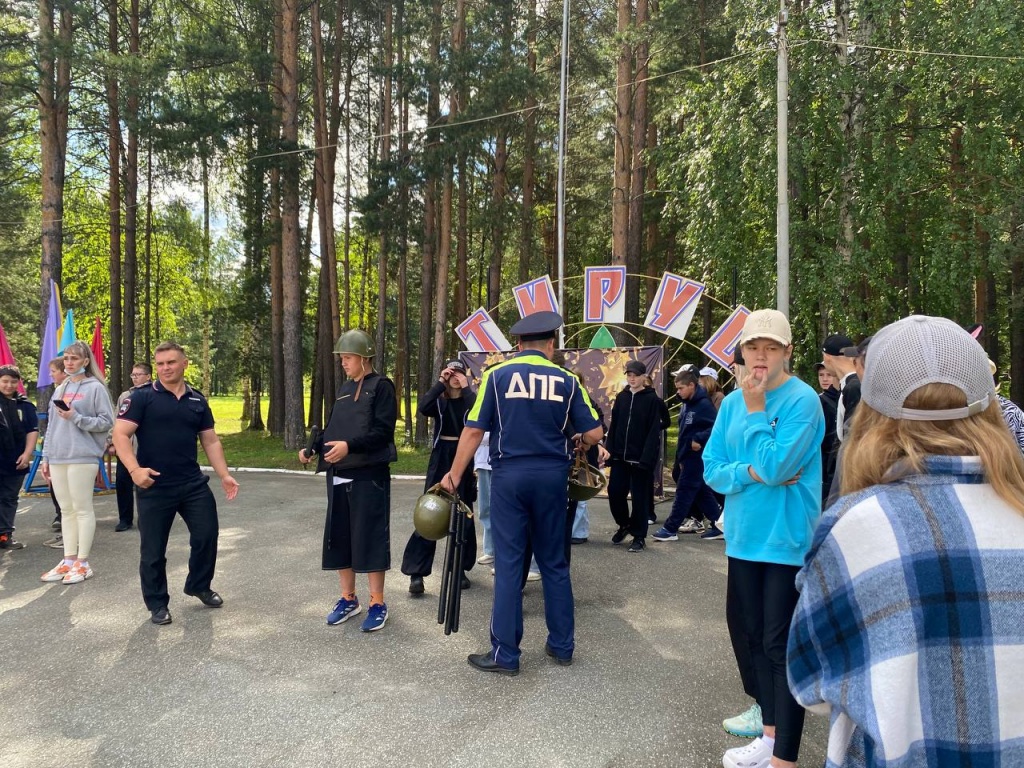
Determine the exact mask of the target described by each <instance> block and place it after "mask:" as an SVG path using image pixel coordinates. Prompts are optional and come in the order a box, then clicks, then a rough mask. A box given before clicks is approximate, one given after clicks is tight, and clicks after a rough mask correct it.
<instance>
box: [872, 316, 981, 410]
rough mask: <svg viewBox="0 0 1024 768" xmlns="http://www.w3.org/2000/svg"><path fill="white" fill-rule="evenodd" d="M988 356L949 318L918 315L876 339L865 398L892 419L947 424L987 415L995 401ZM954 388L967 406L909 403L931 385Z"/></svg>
mask: <svg viewBox="0 0 1024 768" xmlns="http://www.w3.org/2000/svg"><path fill="white" fill-rule="evenodd" d="M988 370H989V369H988V355H987V354H985V350H984V349H982V348H981V345H980V344H979V343H978V342H977V341H975V340H974V339H972V338H971V336H970V334H968V333H967V331H965V330H964V329H963V328H961V327H960V326H959V325H957V324H956V323H954V322H953V321H952V320H947V319H946V318H944V317H928V316H927V315H913V316H911V317H907V318H904V319H903V320H899V321H897V322H895V323H892V324H891V325H887V326H885V328H883V329H882V330H880V331H879V332H878V333H876V334H875V335H874V336H873V337H872V338H871V345H870V346H869V347H868V351H867V359H866V360H865V363H864V381H863V382H861V388H860V396H861V399H863V400H864V402H866V403H867V404H868V405H869V406H871V407H872V408H874V409H875V410H876V411H878V412H879V413H880V414H882V415H883V416H888V417H889V418H890V419H906V420H909V421H946V420H951V419H966V418H968V417H969V416H974V415H975V414H978V413H981V412H982V411H984V410H985V409H986V408H988V406H989V403H991V402H992V401H993V400H995V396H996V393H995V388H994V386H993V383H992V375H991V374H990V373H989V372H988ZM936 383H944V384H952V385H953V386H954V387H956V388H957V389H959V390H961V391H962V392H963V393H964V395H965V396H966V397H967V407H965V408H948V409H945V410H940V411H926V410H920V409H914V408H904V407H903V403H904V402H905V401H906V399H907V397H908V396H909V395H910V393H911V392H913V391H914V390H916V389H919V388H921V387H923V386H924V385H925V384H936Z"/></svg>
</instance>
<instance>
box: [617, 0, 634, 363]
mask: <svg viewBox="0 0 1024 768" xmlns="http://www.w3.org/2000/svg"><path fill="white" fill-rule="evenodd" d="M616 4H617V8H618V14H617V18H618V24H617V26H616V31H617V32H618V34H619V36H620V37H621V39H622V42H621V43H620V45H619V53H618V59H617V65H616V73H615V132H614V136H615V159H614V168H613V172H612V264H616V265H625V266H626V271H627V272H632V270H630V269H629V254H628V251H629V223H630V222H629V190H630V185H631V178H630V170H631V169H630V160H631V159H632V156H633V151H632V146H633V143H632V137H631V135H630V131H631V129H632V96H633V93H632V88H633V50H632V47H631V46H630V45H629V43H628V42H627V41H626V35H627V33H628V32H629V30H630V27H631V26H632V24H631V22H632V16H633V9H632V2H631V0H617V3H616ZM634 291H636V278H627V280H626V320H627V322H636V317H635V315H634V314H631V313H630V303H631V296H632V295H634ZM637 295H638V294H637ZM634 304H635V303H634ZM624 338H625V337H623V338H619V339H618V341H619V343H620V344H621V343H624Z"/></svg>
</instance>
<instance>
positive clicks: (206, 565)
mask: <svg viewBox="0 0 1024 768" xmlns="http://www.w3.org/2000/svg"><path fill="white" fill-rule="evenodd" d="M175 515H181V519H182V520H184V521H185V525H186V527H187V528H188V533H189V546H190V547H191V552H190V554H189V558H188V577H187V578H186V579H185V592H186V593H190V594H195V593H197V592H203V591H205V590H207V589H209V588H210V584H211V582H212V581H213V572H214V569H215V568H216V566H217V536H218V533H219V526H218V523H217V502H216V500H215V499H214V498H213V492H212V491H211V490H210V482H209V478H208V477H206V476H205V475H203V476H202V477H201V478H197V479H195V480H190V481H189V482H186V483H180V484H177V485H161V484H160V478H157V482H156V484H154V485H152V486H150V487H149V488H140V489H139V548H140V550H141V558H140V560H139V577H140V578H141V579H142V599H143V600H145V601H146V607H147V608H148V609H149V610H150V611H155V610H158V609H160V608H163V607H164V606H166V605H167V602H168V600H170V596H169V595H168V594H167V539H168V537H169V536H170V534H171V526H172V525H173V524H174V516H175Z"/></svg>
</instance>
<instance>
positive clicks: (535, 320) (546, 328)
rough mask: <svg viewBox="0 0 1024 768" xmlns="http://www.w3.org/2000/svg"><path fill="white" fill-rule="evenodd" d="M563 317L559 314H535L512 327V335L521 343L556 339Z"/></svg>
mask: <svg viewBox="0 0 1024 768" xmlns="http://www.w3.org/2000/svg"><path fill="white" fill-rule="evenodd" d="M563 324H564V323H563V322H562V316H561V315H560V314H558V313H557V312H534V313H533V314H532V315H527V316H526V317H524V318H523V319H522V320H520V321H519V322H518V323H516V324H515V325H513V326H512V330H511V331H510V333H511V334H512V335H513V336H518V337H519V340H520V341H540V340H541V339H551V338H554V336H555V332H556V331H557V330H558V329H559V328H561V327H562V325H563Z"/></svg>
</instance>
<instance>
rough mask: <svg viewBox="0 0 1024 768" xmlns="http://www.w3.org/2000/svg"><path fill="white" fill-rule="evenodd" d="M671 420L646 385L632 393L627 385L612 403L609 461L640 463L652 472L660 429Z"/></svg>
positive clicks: (655, 462)
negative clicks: (610, 458) (610, 459)
mask: <svg viewBox="0 0 1024 768" xmlns="http://www.w3.org/2000/svg"><path fill="white" fill-rule="evenodd" d="M671 423H672V421H671V419H670V418H669V415H668V408H667V407H666V406H665V401H664V400H662V399H661V398H660V397H658V393H657V392H655V391H654V389H652V388H651V387H645V388H644V389H641V390H640V391H639V392H632V391H631V390H630V389H629V387H626V388H625V389H624V390H622V391H621V392H619V394H618V395H616V396H615V402H614V403H613V404H612V419H611V425H610V426H609V427H608V436H607V437H606V438H605V441H604V445H605V448H607V449H608V453H610V454H611V457H612V461H625V462H628V463H630V464H639V465H640V467H642V468H643V469H647V470H651V471H653V470H654V467H655V466H656V465H657V463H658V457H659V456H660V455H661V431H662V430H663V429H668V427H669V425H670V424H671Z"/></svg>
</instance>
